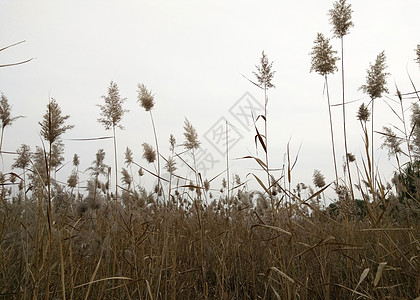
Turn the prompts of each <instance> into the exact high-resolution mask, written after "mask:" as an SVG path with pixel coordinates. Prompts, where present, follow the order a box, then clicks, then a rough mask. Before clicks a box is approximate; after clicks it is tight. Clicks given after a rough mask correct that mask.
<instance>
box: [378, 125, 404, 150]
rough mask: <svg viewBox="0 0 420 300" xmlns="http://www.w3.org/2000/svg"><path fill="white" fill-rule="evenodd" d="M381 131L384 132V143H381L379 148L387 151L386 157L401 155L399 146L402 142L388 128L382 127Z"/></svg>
mask: <svg viewBox="0 0 420 300" xmlns="http://www.w3.org/2000/svg"><path fill="white" fill-rule="evenodd" d="M383 130H384V132H383V135H382V137H383V138H384V142H383V143H382V146H381V148H382V149H383V148H387V149H388V157H391V156H394V155H397V154H399V153H402V150H401V147H400V146H401V144H402V142H403V140H402V139H400V138H398V137H397V135H396V134H395V133H394V132H393V131H392V129H391V128H390V127H383Z"/></svg>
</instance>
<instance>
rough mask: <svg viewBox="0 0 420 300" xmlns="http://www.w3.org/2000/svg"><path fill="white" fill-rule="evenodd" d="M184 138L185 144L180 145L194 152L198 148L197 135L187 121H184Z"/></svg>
mask: <svg viewBox="0 0 420 300" xmlns="http://www.w3.org/2000/svg"><path fill="white" fill-rule="evenodd" d="M184 136H185V142H184V143H183V144H182V145H183V146H184V147H185V148H186V149H188V150H194V149H197V148H198V147H200V142H199V141H198V134H197V131H196V130H195V128H194V127H193V126H192V124H191V123H190V121H188V119H185V121H184Z"/></svg>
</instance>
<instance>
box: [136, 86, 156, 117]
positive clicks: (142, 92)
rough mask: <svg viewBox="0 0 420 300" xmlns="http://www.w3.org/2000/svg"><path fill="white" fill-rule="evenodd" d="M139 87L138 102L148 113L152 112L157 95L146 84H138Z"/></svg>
mask: <svg viewBox="0 0 420 300" xmlns="http://www.w3.org/2000/svg"><path fill="white" fill-rule="evenodd" d="M137 87H138V88H139V89H138V90H137V92H138V95H137V100H138V101H139V102H140V105H141V106H142V107H143V108H144V109H145V110H146V111H150V110H151V109H152V108H153V106H154V105H155V95H154V94H153V93H152V91H151V90H148V89H147V88H146V86H145V85H144V84H138V85H137Z"/></svg>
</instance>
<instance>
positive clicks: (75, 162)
mask: <svg viewBox="0 0 420 300" xmlns="http://www.w3.org/2000/svg"><path fill="white" fill-rule="evenodd" d="M79 164H80V157H79V155H77V154H74V155H73V166H75V167H78V166H79Z"/></svg>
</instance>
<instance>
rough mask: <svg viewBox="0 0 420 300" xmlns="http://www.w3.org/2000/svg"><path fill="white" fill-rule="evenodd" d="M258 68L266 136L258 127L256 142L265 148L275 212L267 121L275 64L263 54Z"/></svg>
mask: <svg viewBox="0 0 420 300" xmlns="http://www.w3.org/2000/svg"><path fill="white" fill-rule="evenodd" d="M255 67H256V68H257V71H254V72H253V73H254V75H255V77H256V78H257V82H256V83H254V82H252V81H251V82H252V83H254V84H255V85H256V86H258V87H259V88H260V89H262V90H263V91H264V115H259V116H258V117H257V120H258V119H259V118H262V119H263V121H264V136H261V134H260V133H259V132H258V129H257V127H256V126H255V129H256V131H257V132H256V134H257V135H256V137H255V140H256V141H257V140H258V141H259V142H260V144H261V146H262V147H263V150H264V154H265V168H264V169H265V172H266V174H267V188H266V190H267V191H268V196H269V197H270V200H271V206H272V209H273V212H274V199H273V195H272V192H271V190H270V186H271V177H270V165H269V161H268V121H267V108H268V89H270V88H275V86H274V84H273V83H272V80H273V77H274V73H275V71H273V70H272V68H273V62H269V61H268V57H267V55H266V54H265V53H264V51H263V52H262V56H261V59H260V65H257V66H255Z"/></svg>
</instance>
